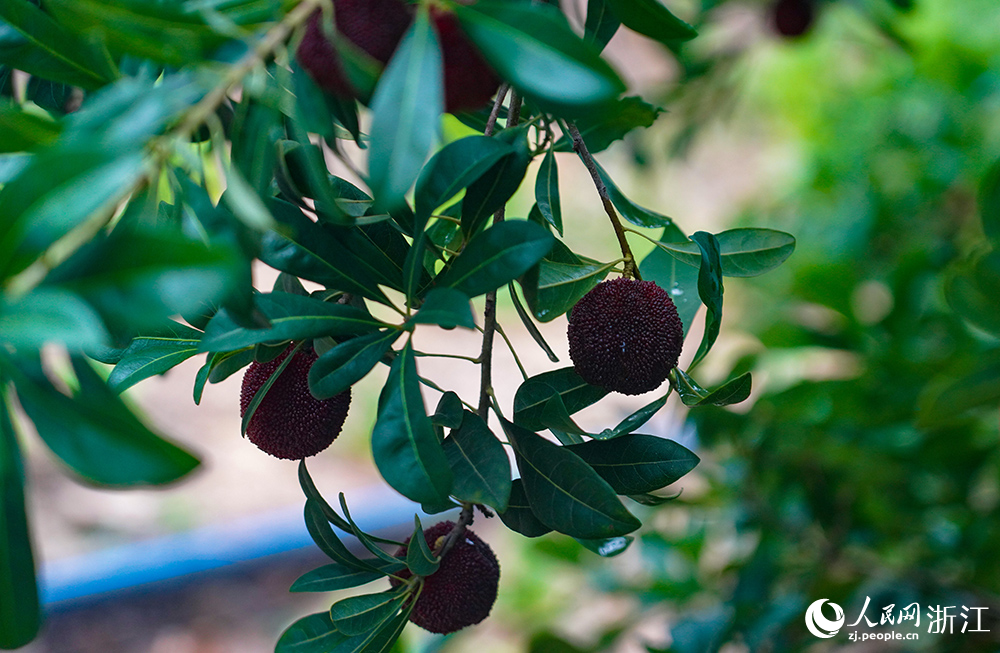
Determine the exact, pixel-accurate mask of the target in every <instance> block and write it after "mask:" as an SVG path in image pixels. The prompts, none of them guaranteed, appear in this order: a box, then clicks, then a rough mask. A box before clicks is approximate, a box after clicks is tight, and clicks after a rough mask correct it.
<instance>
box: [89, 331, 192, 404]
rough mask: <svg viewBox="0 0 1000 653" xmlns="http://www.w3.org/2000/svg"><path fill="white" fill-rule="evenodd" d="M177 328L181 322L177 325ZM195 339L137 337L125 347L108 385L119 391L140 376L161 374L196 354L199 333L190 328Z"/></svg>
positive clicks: (139, 378)
mask: <svg viewBox="0 0 1000 653" xmlns="http://www.w3.org/2000/svg"><path fill="white" fill-rule="evenodd" d="M177 326H178V327H181V326H182V325H180V324H178V325H177ZM190 331H192V332H193V333H192V334H190V335H195V336H196V337H195V338H182V337H178V336H139V337H137V338H134V339H133V340H132V342H131V343H129V346H128V348H126V349H125V351H124V353H123V354H122V357H121V359H120V360H119V361H118V364H117V365H115V369H113V370H112V371H111V375H110V376H109V377H108V386H110V387H111V389H112V390H114V391H115V392H118V393H120V392H122V391H124V390H125V389H126V388H130V387H132V386H133V385H135V384H136V383H138V382H139V381H142V380H143V379H148V378H149V377H151V376H156V375H157V374H163V373H164V372H166V371H167V370H170V369H172V368H174V367H175V366H176V365H178V364H179V363H181V362H183V361H185V360H187V359H189V358H191V357H192V356H194V355H195V354H197V353H198V341H199V337H200V336H201V332H199V331H196V330H194V329H190Z"/></svg>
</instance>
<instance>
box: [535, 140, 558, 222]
mask: <svg viewBox="0 0 1000 653" xmlns="http://www.w3.org/2000/svg"><path fill="white" fill-rule="evenodd" d="M535 202H537V203H538V210H539V211H541V213H542V217H544V218H545V220H546V221H547V222H548V223H549V224H551V225H552V226H553V227H554V228H555V230H556V231H558V232H559V235H560V236H561V235H562V232H563V225H562V206H561V202H560V201H559V166H558V165H557V164H556V156H555V153H554V152H553V151H552V150H549V151H548V152H546V153H545V157H544V158H543V159H542V165H541V166H540V167H539V168H538V176H537V177H536V178H535Z"/></svg>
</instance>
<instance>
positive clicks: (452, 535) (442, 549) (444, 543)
mask: <svg viewBox="0 0 1000 653" xmlns="http://www.w3.org/2000/svg"><path fill="white" fill-rule="evenodd" d="M474 508H475V505H474V504H472V503H469V502H467V501H463V502H462V514H460V515H459V516H458V521H457V522H455V525H454V526H453V527H452V529H451V530H450V531H449V532H448V534H447V535H446V536H445V538H444V539H443V540H441V543H440V544H439V545H438V547H437V550H436V551H434V555H435V556H437V557H438V558H444V557H445V555H447V553H448V552H449V551H451V548H452V547H453V546H455V544H456V543H457V542H458V541H459V540H460V539H462V535H464V534H465V529H466V527H467V526H469V524H471V523H472V520H473V518H474V517H475V511H474Z"/></svg>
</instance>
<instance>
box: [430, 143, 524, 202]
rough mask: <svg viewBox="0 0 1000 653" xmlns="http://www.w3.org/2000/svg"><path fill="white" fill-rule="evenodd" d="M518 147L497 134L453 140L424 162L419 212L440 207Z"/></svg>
mask: <svg viewBox="0 0 1000 653" xmlns="http://www.w3.org/2000/svg"><path fill="white" fill-rule="evenodd" d="M513 152H514V149H513V148H512V147H511V146H510V145H508V144H507V143H505V142H504V141H502V140H500V139H497V138H488V137H486V136H467V137H465V138H462V139H459V140H457V141H454V142H452V143H449V144H448V145H446V146H445V147H444V148H442V149H441V151H440V152H438V153H437V154H435V155H434V157H433V158H432V159H431V160H430V162H428V163H427V165H426V166H424V169H423V172H421V173H420V178H419V179H418V180H417V189H416V212H417V214H418V215H421V216H425V217H424V219H425V220H426V216H430V214H431V212H432V211H433V210H434V209H436V208H437V207H439V206H441V205H443V204H444V203H445V202H447V201H448V200H450V199H451V198H452V197H454V196H455V195H456V194H458V192H459V191H461V190H462V189H463V188H466V187H467V186H468V185H469V184H471V183H473V182H474V181H476V180H477V179H479V177H481V176H482V175H483V173H484V172H486V171H487V170H489V169H490V168H491V167H492V166H493V165H494V164H495V163H496V162H497V161H499V160H500V159H502V158H503V157H505V156H507V155H509V154H512V153H513Z"/></svg>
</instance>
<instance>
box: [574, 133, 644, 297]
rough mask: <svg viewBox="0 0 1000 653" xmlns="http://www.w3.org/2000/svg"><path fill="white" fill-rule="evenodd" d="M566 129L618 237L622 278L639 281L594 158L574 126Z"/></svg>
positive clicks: (623, 231) (623, 233) (616, 214)
mask: <svg viewBox="0 0 1000 653" xmlns="http://www.w3.org/2000/svg"><path fill="white" fill-rule="evenodd" d="M566 127H567V129H568V130H569V135H570V138H572V139H573V151H575V152H576V154H577V156H579V157H580V160H582V161H583V164H584V165H585V166H587V170H588V171H589V172H590V177H591V179H593V180H594V186H596V187H597V194H598V195H600V197H601V204H603V205H604V212H605V213H607V214H608V217H609V218H610V219H611V225H612V226H613V227H614V229H615V236H617V237H618V245H619V247H621V250H622V258H623V259H624V260H625V271H624V276H625V277H626V278H635V279H641V278H642V277H640V276H639V268H638V267H637V266H636V264H635V257H634V256H632V250H631V248H629V245H628V240H627V239H626V238H625V227H624V226H622V222H621V219H619V217H618V213H617V212H616V211H615V205H614V204H613V203H612V202H611V196H610V195H609V194H608V187H607V186H605V185H604V180H603V179H601V173H600V172H598V170H597V163H595V162H594V157H593V156H591V154H590V150H588V149H587V144H586V143H584V142H583V136H582V135H581V134H580V130H579V129H577V127H576V124H575V123H572V122H568V123H566Z"/></svg>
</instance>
